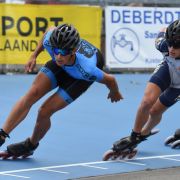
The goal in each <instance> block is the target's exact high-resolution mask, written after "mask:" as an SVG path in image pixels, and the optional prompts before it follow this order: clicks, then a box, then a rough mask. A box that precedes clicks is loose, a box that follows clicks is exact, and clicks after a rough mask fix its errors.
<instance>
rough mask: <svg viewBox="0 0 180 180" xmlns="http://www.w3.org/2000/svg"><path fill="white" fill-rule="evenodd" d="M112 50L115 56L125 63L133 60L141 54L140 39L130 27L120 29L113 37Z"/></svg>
mask: <svg viewBox="0 0 180 180" xmlns="http://www.w3.org/2000/svg"><path fill="white" fill-rule="evenodd" d="M111 51H112V54H113V56H114V58H115V59H116V60H117V61H119V62H120V63H123V64H128V63H131V62H133V61H134V60H135V59H136V58H137V56H138V55H139V39H138V36H137V34H136V33H135V32H134V31H132V30H131V29H129V28H120V29H118V30H117V31H116V32H115V33H114V34H113V36H112V38H111Z"/></svg>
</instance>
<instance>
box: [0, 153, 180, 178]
mask: <svg viewBox="0 0 180 180" xmlns="http://www.w3.org/2000/svg"><path fill="white" fill-rule="evenodd" d="M179 156H180V154H171V155H162V156H148V157H141V158H135V159H131V160H129V161H131V162H132V161H135V160H146V159H158V158H166V157H167V158H168V157H179ZM114 162H118V161H96V162H87V163H76V164H65V165H59V166H45V167H39V168H29V169H28V168H27V169H17V170H11V171H2V172H0V175H1V174H8V173H16V172H28V171H37V170H43V169H55V168H65V167H76V166H82V165H94V164H107V163H114ZM126 162H127V161H126Z"/></svg>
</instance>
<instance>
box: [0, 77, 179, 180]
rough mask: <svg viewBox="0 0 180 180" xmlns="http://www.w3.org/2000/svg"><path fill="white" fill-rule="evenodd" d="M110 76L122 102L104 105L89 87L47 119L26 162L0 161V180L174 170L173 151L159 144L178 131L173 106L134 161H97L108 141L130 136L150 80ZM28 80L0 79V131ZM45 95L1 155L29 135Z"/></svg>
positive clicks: (103, 97) (102, 91)
mask: <svg viewBox="0 0 180 180" xmlns="http://www.w3.org/2000/svg"><path fill="white" fill-rule="evenodd" d="M115 76H116V79H117V81H118V84H119V87H120V90H121V93H122V94H123V97H124V100H122V101H120V102H118V103H111V102H110V101H109V100H107V95H108V89H107V88H106V87H105V86H104V85H101V84H98V83H94V84H93V85H92V87H91V88H89V90H88V91H87V92H86V93H85V94H83V95H82V96H81V97H80V98H79V99H78V100H77V101H75V102H73V103H72V104H71V105H70V106H69V107H67V108H66V109H63V110H62V111H59V112H57V113H56V114H55V115H53V117H52V127H51V129H50V130H49V132H48V133H47V135H46V136H45V138H44V139H43V140H42V141H41V142H40V146H39V147H38V149H37V150H36V151H35V153H34V155H33V156H32V157H30V158H27V159H17V160H0V180H1V179H2V180H16V179H18V180H19V179H33V180H36V179H37V180H39V179H43V180H49V179H53V180H56V179H57V180H65V179H75V178H82V177H89V176H99V175H109V174H117V173H127V172H133V171H141V170H146V169H160V168H169V167H179V166H180V151H179V149H171V148H170V147H166V146H164V140H165V139H166V138H167V137H168V136H169V135H172V134H173V133H174V131H175V129H177V128H179V103H177V104H176V105H174V106H173V107H171V108H170V109H169V110H168V111H167V112H166V113H164V116H163V118H162V122H161V123H160V124H159V125H158V126H157V128H158V129H160V132H159V133H158V134H157V135H155V136H152V137H150V138H149V139H148V140H147V141H145V142H143V143H142V144H140V145H139V147H138V148H139V152H138V154H137V156H136V157H135V159H133V160H126V161H120V160H119V161H106V162H105V161H102V156H103V154H104V152H105V151H107V150H108V149H110V148H111V146H112V143H113V142H114V141H116V140H118V139H120V138H121V137H124V136H127V135H129V134H130V133H131V129H132V127H133V124H134V119H135V115H136V111H137V108H138V105H139V103H140V101H141V98H142V96H143V93H144V89H145V86H146V83H147V81H148V80H149V78H150V74H118V75H115ZM34 78H35V75H0V84H1V88H0V94H1V96H0V107H1V108H0V127H1V126H2V124H3V123H4V121H5V119H6V117H7V116H8V113H9V112H10V110H11V108H12V106H13V105H14V104H15V102H16V101H17V100H18V99H19V98H20V97H21V96H23V95H24V94H25V93H26V91H27V90H28V88H29V87H30V86H31V84H32V82H33V80H34ZM52 93H53V92H52ZM47 96H48V95H47ZM47 96H45V97H44V98H42V99H41V100H40V101H39V102H38V103H36V104H35V105H34V106H33V107H32V109H31V111H30V112H29V114H28V116H27V118H26V119H25V120H24V121H23V122H22V123H21V124H20V125H19V126H18V127H17V128H16V129H15V130H14V131H13V132H12V133H11V134H10V139H7V141H6V143H5V145H3V146H2V147H1V150H4V149H5V148H6V145H8V144H10V143H14V142H19V141H22V140H24V139H25V138H27V137H28V136H30V135H31V133H32V131H33V127H34V124H35V121H36V115H37V111H38V108H39V107H40V105H41V104H42V102H43V101H44V100H45V98H47Z"/></svg>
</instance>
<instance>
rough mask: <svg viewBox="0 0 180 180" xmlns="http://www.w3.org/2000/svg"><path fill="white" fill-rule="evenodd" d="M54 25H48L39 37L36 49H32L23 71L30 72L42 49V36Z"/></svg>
mask: <svg viewBox="0 0 180 180" xmlns="http://www.w3.org/2000/svg"><path fill="white" fill-rule="evenodd" d="M54 28H55V27H50V28H49V29H47V30H46V32H45V33H44V34H43V36H42V38H41V39H40V41H39V43H38V45H37V47H36V49H35V50H34V52H33V53H32V54H31V56H30V58H29V60H28V62H27V64H26V65H25V71H26V72H32V71H33V69H34V68H35V66H36V58H37V57H38V55H39V54H40V53H41V52H42V51H43V50H44V47H43V40H44V36H45V35H46V33H47V32H48V31H49V30H52V29H54Z"/></svg>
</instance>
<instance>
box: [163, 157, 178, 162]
mask: <svg viewBox="0 0 180 180" xmlns="http://www.w3.org/2000/svg"><path fill="white" fill-rule="evenodd" d="M161 159H167V160H170V161H178V162H180V159H174V158H167V157H164V158H161Z"/></svg>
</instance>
